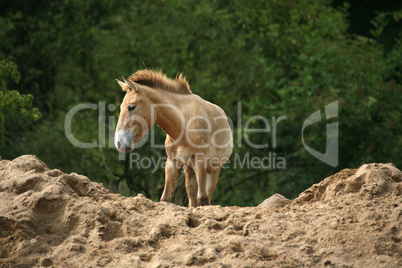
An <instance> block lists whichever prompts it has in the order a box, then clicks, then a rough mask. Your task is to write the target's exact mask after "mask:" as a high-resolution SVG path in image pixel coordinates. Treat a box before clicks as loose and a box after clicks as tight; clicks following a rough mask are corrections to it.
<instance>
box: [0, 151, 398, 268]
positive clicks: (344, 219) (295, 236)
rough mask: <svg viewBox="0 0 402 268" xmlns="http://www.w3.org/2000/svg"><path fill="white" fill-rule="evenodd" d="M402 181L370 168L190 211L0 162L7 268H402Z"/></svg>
mask: <svg viewBox="0 0 402 268" xmlns="http://www.w3.org/2000/svg"><path fill="white" fill-rule="evenodd" d="M401 180H402V173H401V171H399V170H398V169H396V168H395V167H394V166H393V165H392V164H369V165H364V166H362V167H361V168H360V169H358V170H343V171H341V172H339V173H337V174H335V175H333V176H331V177H329V178H326V179H325V180H323V181H322V182H320V183H318V184H316V185H313V186H312V187H311V188H310V189H308V190H306V191H305V192H303V193H302V194H301V195H300V196H299V197H298V198H296V199H295V200H292V201H290V200H287V199H286V198H284V197H283V196H280V195H274V196H272V197H271V198H269V199H267V200H266V201H264V202H263V203H262V204H261V205H260V206H258V207H248V208H239V207H221V206H208V207H200V208H195V209H188V208H185V207H180V206H176V205H174V204H170V203H156V202H153V201H151V200H149V199H147V198H145V197H144V196H143V195H141V194H139V195H137V196H136V197H131V198H125V197H122V196H120V195H117V194H111V193H109V192H108V191H107V190H106V189H105V188H104V187H103V186H102V185H101V184H98V183H94V182H91V181H90V180H89V179H88V178H87V177H85V176H82V175H78V174H75V173H72V174H69V175H68V174H64V173H63V172H61V171H59V170H57V169H55V170H49V169H48V168H47V167H46V165H45V164H44V163H43V162H42V161H40V160H39V159H38V158H36V157H35V156H21V157H19V158H17V159H15V160H13V161H6V160H3V161H0V264H1V265H0V266H1V267H17V266H18V267H32V266H54V267H123V266H126V267H182V266H189V265H195V266H207V267H295V266H305V267H311V266H318V267H322V266H327V267H398V266H399V267H401V266H402V257H401V256H402V245H401V239H402V182H401Z"/></svg>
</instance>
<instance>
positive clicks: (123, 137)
mask: <svg viewBox="0 0 402 268" xmlns="http://www.w3.org/2000/svg"><path fill="white" fill-rule="evenodd" d="M114 146H116V148H117V150H118V151H119V152H121V153H129V152H131V151H132V150H134V136H133V134H131V133H129V132H127V131H123V130H119V131H117V132H116V133H115V134H114Z"/></svg>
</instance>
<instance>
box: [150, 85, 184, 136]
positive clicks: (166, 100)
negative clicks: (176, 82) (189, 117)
mask: <svg viewBox="0 0 402 268" xmlns="http://www.w3.org/2000/svg"><path fill="white" fill-rule="evenodd" d="M153 91H154V92H153V93H154V94H152V96H150V99H151V100H152V102H153V103H154V105H155V112H156V118H155V119H156V120H155V124H157V125H158V126H160V127H161V128H162V129H163V130H164V131H165V132H166V133H167V134H168V135H169V136H171V137H172V138H173V139H177V138H179V137H180V134H181V131H182V128H184V124H185V121H184V120H185V119H184V115H183V112H182V105H181V103H182V102H183V100H180V98H182V97H184V96H185V95H178V94H174V93H170V92H164V91H159V90H153Z"/></svg>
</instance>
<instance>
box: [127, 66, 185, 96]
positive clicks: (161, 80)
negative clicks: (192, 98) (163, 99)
mask: <svg viewBox="0 0 402 268" xmlns="http://www.w3.org/2000/svg"><path fill="white" fill-rule="evenodd" d="M128 79H129V80H130V81H132V82H135V83H137V84H140V85H145V86H148V87H151V88H154V89H161V90H165V91H168V92H172V93H176V94H184V95H186V94H192V92H191V90H190V85H189V84H188V82H187V80H186V77H184V76H183V75H182V74H181V73H178V74H177V75H176V78H175V79H174V80H173V79H170V78H168V77H167V76H166V75H165V74H164V73H162V71H157V70H149V69H145V70H138V71H137V72H135V73H134V74H132V75H131V76H130V77H129V78H128Z"/></svg>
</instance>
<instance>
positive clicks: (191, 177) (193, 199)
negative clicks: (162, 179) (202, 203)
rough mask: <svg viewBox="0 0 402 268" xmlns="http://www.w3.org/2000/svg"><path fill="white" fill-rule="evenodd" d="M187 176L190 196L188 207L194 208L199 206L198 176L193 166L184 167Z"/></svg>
mask: <svg viewBox="0 0 402 268" xmlns="http://www.w3.org/2000/svg"><path fill="white" fill-rule="evenodd" d="M184 175H185V176H186V191H187V196H188V207H189V208H193V207H196V206H197V177H196V175H195V172H194V170H193V169H191V168H188V167H187V168H185V169H184Z"/></svg>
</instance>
